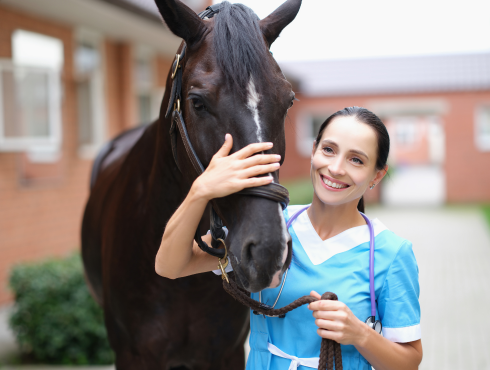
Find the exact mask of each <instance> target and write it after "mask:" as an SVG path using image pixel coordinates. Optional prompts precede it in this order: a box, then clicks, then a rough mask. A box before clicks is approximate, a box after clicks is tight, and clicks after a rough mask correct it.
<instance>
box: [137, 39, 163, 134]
mask: <svg viewBox="0 0 490 370" xmlns="http://www.w3.org/2000/svg"><path fill="white" fill-rule="evenodd" d="M153 62H154V54H153V52H152V51H151V50H150V49H148V48H146V47H144V46H140V47H139V48H137V50H136V58H135V60H134V73H133V76H134V86H135V90H136V107H137V114H138V116H137V119H138V124H140V125H144V124H148V123H151V122H153V121H154V120H155V119H156V118H158V115H159V113H160V103H161V101H162V97H163V94H162V89H158V88H157V87H156V83H155V80H156V76H155V72H156V71H155V65H154V63H153Z"/></svg>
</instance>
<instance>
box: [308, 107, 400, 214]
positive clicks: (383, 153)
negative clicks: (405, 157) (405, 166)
mask: <svg viewBox="0 0 490 370" xmlns="http://www.w3.org/2000/svg"><path fill="white" fill-rule="evenodd" d="M337 117H354V118H356V119H357V120H358V121H359V122H362V123H365V124H366V125H368V126H369V127H371V128H372V129H373V130H374V132H375V133H376V137H377V139H378V152H377V157H376V169H377V170H382V169H383V168H385V166H386V162H387V160H388V154H389V152H390V136H389V135H388V130H386V126H385V125H384V123H383V122H381V120H380V119H379V117H378V116H377V115H375V114H374V113H373V112H371V111H369V110H367V109H366V108H361V107H348V108H344V109H342V110H339V111H338V112H335V113H334V114H332V115H331V116H330V117H328V118H327V119H326V120H325V122H323V123H322V125H321V126H320V130H319V131H318V135H317V136H316V140H315V148H317V147H318V144H319V143H320V140H321V139H322V135H323V132H324V131H325V128H326V127H327V126H328V125H329V124H330V123H331V122H332V121H333V120H334V119H335V118H337ZM357 209H358V210H359V211H361V212H364V199H363V197H361V199H360V200H359V204H358V205H357Z"/></svg>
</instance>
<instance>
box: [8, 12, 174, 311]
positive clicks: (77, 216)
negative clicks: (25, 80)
mask: <svg viewBox="0 0 490 370" xmlns="http://www.w3.org/2000/svg"><path fill="white" fill-rule="evenodd" d="M15 29H24V30H28V31H32V32H38V33H41V34H45V35H48V36H52V37H56V38H58V39H60V40H62V42H63V46H64V60H65V63H64V66H63V71H62V84H63V101H62V125H63V127H62V133H63V145H62V155H61V159H60V161H58V162H57V163H49V164H39V163H32V162H30V161H29V159H28V157H27V156H26V155H25V154H24V153H5V152H0V304H2V303H4V302H7V301H9V300H11V299H12V295H11V292H10V291H9V289H8V287H7V279H8V275H9V271H10V269H11V267H12V266H13V265H15V264H17V263H20V262H26V261H34V260H39V259H42V258H46V257H49V256H59V255H65V254H67V253H69V252H70V251H75V250H78V249H79V248H80V224H81V218H82V214H83V210H84V207H85V202H86V200H87V197H88V194H89V193H88V190H89V189H88V184H89V176H90V170H91V165H92V161H91V160H86V159H82V158H80V157H79V155H78V127H77V117H78V115H77V98H76V81H75V79H74V71H73V69H74V67H73V64H74V63H73V54H74V47H75V44H74V34H73V30H72V29H71V28H70V27H67V26H64V25H59V24H56V23H53V22H52V21H48V20H45V19H42V18H37V17H33V16H30V15H26V14H24V13H21V12H18V11H16V10H11V9H9V8H7V7H3V6H0V58H11V50H12V47H11V37H12V32H13V31H14V30H15ZM132 49H133V47H132V45H131V44H130V43H129V42H124V41H113V40H110V39H106V40H104V58H105V65H104V68H103V70H104V88H105V108H106V132H107V137H108V138H112V137H114V136H116V135H117V134H119V133H120V132H121V131H123V130H125V129H127V128H130V127H134V126H135V125H136V124H137V122H136V108H137V107H136V97H135V93H134V86H133V51H132ZM171 62H172V61H171V60H169V58H167V57H164V56H161V55H157V56H155V60H154V64H155V65H156V66H157V81H156V85H157V86H165V80H166V75H167V73H168V70H169V68H170V63H171Z"/></svg>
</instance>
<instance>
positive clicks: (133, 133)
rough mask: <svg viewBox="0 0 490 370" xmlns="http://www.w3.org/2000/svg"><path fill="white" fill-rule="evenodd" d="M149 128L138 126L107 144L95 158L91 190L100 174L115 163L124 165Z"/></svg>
mask: <svg viewBox="0 0 490 370" xmlns="http://www.w3.org/2000/svg"><path fill="white" fill-rule="evenodd" d="M147 128H148V126H138V127H135V128H133V129H130V130H127V131H124V132H122V133H121V134H119V135H118V136H116V137H115V138H114V139H112V140H111V141H109V142H108V143H106V144H105V145H104V146H103V147H102V149H101V150H100V152H99V154H98V155H97V157H96V158H95V161H94V164H93V166H92V173H91V177H90V189H92V188H93V187H94V185H95V183H96V181H97V178H98V177H99V174H100V173H101V172H103V171H104V170H105V169H107V168H108V167H110V166H111V165H113V164H115V163H122V162H123V159H124V157H126V156H127V155H128V153H129V152H130V151H131V149H132V148H133V147H134V145H135V144H136V143H137V142H138V140H139V139H140V138H141V137H142V136H143V133H144V132H145V131H146V129H147Z"/></svg>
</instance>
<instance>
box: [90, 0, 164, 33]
mask: <svg viewBox="0 0 490 370" xmlns="http://www.w3.org/2000/svg"><path fill="white" fill-rule="evenodd" d="M97 1H101V2H104V3H108V4H111V5H114V6H117V7H119V8H121V9H124V10H127V11H128V12H130V13H133V14H136V15H139V16H140V17H143V18H146V19H148V20H150V21H152V22H155V23H158V24H163V25H164V26H165V27H167V26H166V25H165V22H164V21H163V19H162V18H160V17H159V16H158V15H156V14H155V13H152V12H149V11H146V10H144V9H142V8H140V7H139V6H136V5H133V4H131V3H129V2H127V1H124V0H97Z"/></svg>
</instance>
